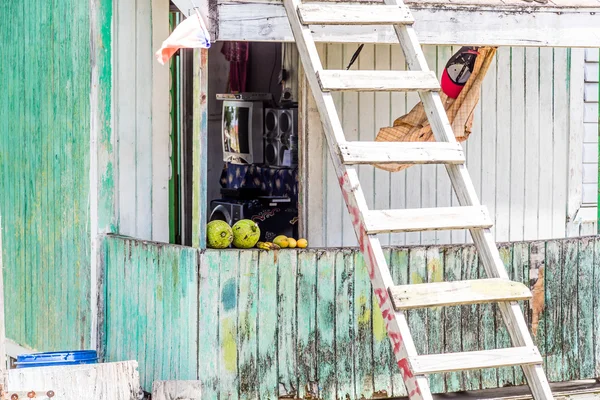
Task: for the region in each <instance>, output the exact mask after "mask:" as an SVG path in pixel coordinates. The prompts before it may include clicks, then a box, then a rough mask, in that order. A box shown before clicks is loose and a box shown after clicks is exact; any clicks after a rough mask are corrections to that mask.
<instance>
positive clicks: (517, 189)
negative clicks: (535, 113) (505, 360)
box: [509, 47, 529, 370]
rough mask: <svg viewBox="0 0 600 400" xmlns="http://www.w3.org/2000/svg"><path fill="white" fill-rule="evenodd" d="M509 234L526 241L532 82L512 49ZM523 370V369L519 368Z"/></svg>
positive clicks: (518, 52)
mask: <svg viewBox="0 0 600 400" xmlns="http://www.w3.org/2000/svg"><path fill="white" fill-rule="evenodd" d="M510 52H511V60H510V63H511V64H510V69H511V76H510V136H511V139H510V154H511V161H510V162H511V164H510V178H509V182H510V200H509V203H510V211H509V219H510V224H509V225H510V232H509V239H510V240H511V241H519V240H523V237H524V236H523V235H524V232H523V229H524V223H523V218H524V212H525V201H526V199H525V179H526V177H527V175H526V170H525V163H526V158H525V152H526V148H525V147H526V145H525V143H526V140H527V138H526V135H528V134H529V132H528V131H527V132H526V131H525V126H526V120H525V113H526V109H525V98H526V97H525V96H526V92H525V89H526V83H529V77H527V78H528V79H527V82H526V79H525V77H526V75H525V49H524V48H519V47H513V48H511V49H510ZM519 370H520V368H519Z"/></svg>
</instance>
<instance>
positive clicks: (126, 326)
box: [104, 237, 198, 390]
mask: <svg viewBox="0 0 600 400" xmlns="http://www.w3.org/2000/svg"><path fill="white" fill-rule="evenodd" d="M104 248H105V250H106V253H105V256H104V265H105V269H106V280H105V284H106V285H105V289H106V297H105V298H106V301H107V303H106V304H107V306H108V307H109V308H107V310H108V311H109V312H107V318H106V320H105V326H104V338H105V340H106V358H107V360H112V361H114V360H130V359H135V360H137V361H138V362H139V364H140V376H141V379H142V386H143V387H144V388H145V389H146V390H149V389H150V388H151V384H152V382H153V381H154V380H155V379H174V378H176V377H180V378H181V379H196V368H197V366H196V363H197V360H198V358H197V357H196V354H198V349H197V326H198V319H197V313H196V309H197V299H198V269H197V267H198V253H197V252H196V251H195V250H194V249H191V248H184V247H178V246H164V245H160V244H155V243H146V242H138V241H134V240H130V239H124V238H119V237H108V238H106V239H105V243H104ZM165 343H168V344H169V345H168V346H165Z"/></svg>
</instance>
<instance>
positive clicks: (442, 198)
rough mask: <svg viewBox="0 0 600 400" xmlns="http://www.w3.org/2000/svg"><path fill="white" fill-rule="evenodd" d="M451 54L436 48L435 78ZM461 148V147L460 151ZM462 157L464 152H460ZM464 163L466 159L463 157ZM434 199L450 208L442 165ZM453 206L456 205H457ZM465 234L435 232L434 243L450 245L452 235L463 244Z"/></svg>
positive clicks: (447, 180)
mask: <svg viewBox="0 0 600 400" xmlns="http://www.w3.org/2000/svg"><path fill="white" fill-rule="evenodd" d="M452 55H453V52H452V48H451V47H450V46H437V54H436V58H437V60H435V61H434V62H432V63H430V64H429V65H430V66H431V68H432V69H434V68H435V71H436V76H438V77H440V76H442V73H443V71H444V69H445V68H446V64H447V63H448V60H450V58H451V57H452ZM462 149H463V146H462V145H461V150H462ZM462 153H463V157H464V150H463V151H462ZM465 162H466V157H465ZM435 176H436V182H435V192H436V193H435V195H434V196H435V197H436V203H435V206H436V207H451V206H452V205H453V204H452V197H453V196H454V190H452V183H451V182H450V178H449V177H448V173H447V172H446V168H445V166H444V165H437V166H436V168H435ZM454 205H458V204H457V203H456V204H454ZM465 233H466V232H463V231H455V232H449V231H436V232H435V243H436V244H438V245H440V244H450V243H453V241H452V237H453V235H456V236H462V238H463V239H462V241H463V242H464V237H465Z"/></svg>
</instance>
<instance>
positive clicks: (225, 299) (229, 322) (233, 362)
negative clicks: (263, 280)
mask: <svg viewBox="0 0 600 400" xmlns="http://www.w3.org/2000/svg"><path fill="white" fill-rule="evenodd" d="M239 257H240V253H239V252H237V251H222V252H221V268H220V270H221V275H220V277H219V297H220V302H219V378H220V390H219V392H220V393H221V394H223V395H225V396H226V397H228V398H237V397H238V394H239V379H238V378H239V371H238V343H237V331H238V325H237V311H238V310H237V307H238V293H239V290H238V268H239V267H238V265H239ZM269 289H270V288H269ZM267 296H268V295H267ZM261 300H262V299H261ZM261 318H262V317H261ZM267 338H268V336H267V335H265V339H267Z"/></svg>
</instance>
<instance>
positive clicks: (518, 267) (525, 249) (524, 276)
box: [511, 231, 545, 385]
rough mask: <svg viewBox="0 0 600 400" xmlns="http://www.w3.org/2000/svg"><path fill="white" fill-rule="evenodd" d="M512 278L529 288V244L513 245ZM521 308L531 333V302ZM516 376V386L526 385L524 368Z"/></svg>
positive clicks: (520, 303) (515, 370)
mask: <svg viewBox="0 0 600 400" xmlns="http://www.w3.org/2000/svg"><path fill="white" fill-rule="evenodd" d="M521 234H522V231H521ZM511 278H512V279H513V280H514V281H515V282H523V284H525V285H527V287H528V288H529V243H513V245H512V274H511ZM542 296H543V293H542ZM519 306H520V307H521V310H523V313H524V315H525V321H526V322H527V326H528V327H529V329H530V331H531V316H530V313H529V302H524V303H523V302H519ZM538 349H539V348H538ZM539 350H540V352H541V353H542V352H543V350H541V349H539ZM544 359H545V358H544ZM514 374H515V381H514V382H515V385H525V376H524V375H523V370H522V368H521V367H515V368H514Z"/></svg>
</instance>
